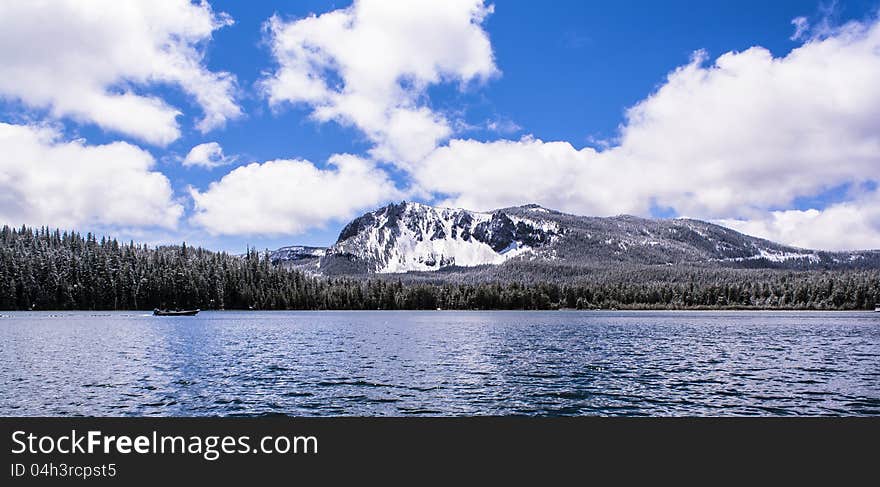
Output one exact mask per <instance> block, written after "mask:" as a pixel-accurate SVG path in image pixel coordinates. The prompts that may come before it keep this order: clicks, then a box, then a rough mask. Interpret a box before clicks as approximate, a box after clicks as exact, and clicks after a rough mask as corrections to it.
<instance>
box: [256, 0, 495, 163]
mask: <svg viewBox="0 0 880 487" xmlns="http://www.w3.org/2000/svg"><path fill="white" fill-rule="evenodd" d="M491 12H492V6H486V5H484V3H483V0H446V1H442V2H437V1H433V0H400V1H388V0H356V1H355V3H354V5H352V6H351V7H349V8H346V9H341V10H335V11H332V12H328V13H325V14H322V15H320V16H314V15H312V16H309V17H306V18H303V19H298V20H292V21H284V20H282V19H281V18H279V17H278V16H275V17H272V19H270V20H269V22H268V23H267V24H266V29H267V32H268V35H269V41H270V44H271V47H272V53H273V55H274V57H275V59H276V61H277V62H278V64H279V66H278V69H277V70H276V71H275V72H274V73H271V74H270V75H269V76H268V77H266V78H265V79H264V80H263V81H262V87H263V89H264V91H265V94H266V96H267V97H268V99H269V102H270V104H271V105H275V106H277V105H280V104H282V103H285V102H289V103H294V104H297V103H302V104H306V105H308V106H310V107H312V108H313V110H314V111H313V117H314V118H316V119H317V120H320V121H330V120H335V121H337V122H339V123H342V124H348V125H353V126H355V127H357V128H358V129H360V130H361V131H363V132H364V133H365V134H366V135H367V137H369V139H370V140H371V141H373V142H374V143H375V144H376V147H375V148H374V150H373V151H372V153H371V154H372V155H373V157H376V158H379V159H382V160H387V161H390V162H394V163H397V164H400V165H402V166H407V164H409V163H412V162H414V161H417V160H419V159H421V158H423V157H424V156H425V155H427V154H428V153H429V152H430V151H431V150H432V149H433V148H434V147H435V146H436V145H437V144H438V143H439V142H440V141H442V140H444V139H446V138H447V137H449V136H450V135H451V133H452V129H451V124H450V122H449V120H447V118H446V117H445V116H444V115H442V114H439V113H436V112H434V111H432V110H431V109H430V108H429V107H428V106H427V105H426V103H425V100H424V98H425V90H426V88H427V87H428V86H430V85H433V84H437V83H442V82H458V83H461V84H465V83H467V82H470V81H472V80H484V79H487V78H489V77H491V76H493V75H495V74H496V73H497V69H496V67H495V63H494V59H493V55H492V46H491V44H490V42H489V38H488V35H487V34H486V32H485V31H483V29H482V28H481V24H482V22H483V20H484V19H485V17H486V16H487V15H488V14H489V13H491Z"/></svg>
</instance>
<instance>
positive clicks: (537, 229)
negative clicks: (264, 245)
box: [272, 202, 880, 275]
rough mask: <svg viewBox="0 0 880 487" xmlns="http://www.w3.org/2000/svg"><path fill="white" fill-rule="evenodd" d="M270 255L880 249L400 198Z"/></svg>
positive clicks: (436, 265)
mask: <svg viewBox="0 0 880 487" xmlns="http://www.w3.org/2000/svg"><path fill="white" fill-rule="evenodd" d="M272 258H273V261H276V262H282V263H285V264H288V265H291V266H294V267H297V268H300V269H303V270H305V271H309V272H316V273H321V274H325V275H339V274H349V275H350V274H372V273H403V272H410V271H437V270H441V269H449V268H473V267H477V266H484V265H493V266H498V265H504V266H507V265H508V264H512V263H514V262H515V263H516V268H517V272H525V273H526V274H523V275H532V274H535V275H542V274H541V273H546V272H548V269H549V268H548V267H546V265H545V264H550V265H551V267H552V266H565V267H566V268H567V269H569V270H567V271H565V272H568V273H569V275H576V274H577V273H578V272H581V271H573V270H572V269H587V268H589V267H591V266H592V267H594V266H609V265H623V264H626V265H631V264H635V265H698V266H716V267H717V266H725V267H730V266H733V267H764V268H788V269H829V268H840V267H847V268H878V267H880V251H858V252H824V251H816V250H808V249H800V248H795V247H790V246H785V245H780V244H777V243H774V242H770V241H768V240H764V239H759V238H755V237H750V236H748V235H744V234H741V233H739V232H736V231H734V230H731V229H729V228H725V227H722V226H719V225H715V224H712V223H707V222H703V221H699V220H692V219H687V218H675V219H650V218H639V217H635V216H630V215H620V216H615V217H585V216H577V215H570V214H566V213H562V212H559V211H555V210H550V209H547V208H543V207H541V206H538V205H534V204H531V205H525V206H516V207H511V208H502V209H499V210H495V211H492V212H477V211H469V210H464V209H454V208H438V207H433V206H428V205H423V204H419V203H407V202H402V203H397V204H391V205H388V206H386V207H384V208H380V209H378V210H375V211H372V212H369V213H366V214H364V215H362V216H360V217H358V218H356V219H354V220H353V221H351V222H350V223H349V224H348V225H346V226H345V228H343V230H342V232H341V233H340V234H339V238H338V240H337V241H336V243H335V244H333V245H332V246H330V247H328V248H326V249H324V248H319V247H300V246H294V247H284V248H282V249H278V250H277V251H275V252H274V253H273V254H272ZM529 266H531V267H529ZM530 269H531V270H530ZM479 272H482V271H479ZM571 272H574V273H575V274H571ZM584 272H586V271H584Z"/></svg>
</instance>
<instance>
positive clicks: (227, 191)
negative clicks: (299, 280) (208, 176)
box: [190, 154, 400, 235]
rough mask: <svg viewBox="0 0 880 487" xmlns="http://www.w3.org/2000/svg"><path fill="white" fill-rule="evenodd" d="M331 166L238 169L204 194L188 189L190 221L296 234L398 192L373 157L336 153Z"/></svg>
mask: <svg viewBox="0 0 880 487" xmlns="http://www.w3.org/2000/svg"><path fill="white" fill-rule="evenodd" d="M328 166H330V167H328V168H327V169H320V168H318V167H316V166H315V165H314V164H312V163H311V162H309V161H305V160H275V161H269V162H264V163H262V164H260V163H256V162H255V163H252V164H248V165H246V166H241V167H238V168H236V169H234V170H233V171H231V172H230V173H228V174H227V175H226V176H224V177H223V178H222V179H220V180H219V181H216V182H213V183H211V184H210V185H209V186H208V189H207V190H205V191H203V192H202V191H199V190H198V189H196V188H190V195H191V196H192V199H193V201H194V202H195V209H194V214H193V216H192V218H191V220H192V222H193V223H194V224H196V225H198V226H200V227H203V228H205V229H206V230H207V231H208V232H209V233H211V234H214V235H220V234H223V235H236V234H262V235H277V234H297V233H302V232H305V231H306V230H309V229H311V228H315V227H321V226H323V225H324V224H325V223H326V222H328V221H331V220H346V219H350V218H352V217H353V216H355V214H356V213H357V212H358V211H359V210H363V209H367V208H370V209H372V208H373V207H375V206H377V205H378V204H380V203H382V202H385V201H388V200H390V199H396V198H398V197H399V196H400V194H399V193H398V191H397V190H396V189H395V187H394V184H393V183H392V182H391V181H390V180H389V179H388V175H387V174H386V173H385V172H384V171H382V170H380V169H379V168H377V167H376V166H375V165H374V164H373V163H372V162H370V161H367V160H365V159H362V158H360V157H356V156H353V155H348V154H336V155H334V156H332V157H331V158H330V160H329V161H328Z"/></svg>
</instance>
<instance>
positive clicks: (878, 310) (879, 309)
mask: <svg viewBox="0 0 880 487" xmlns="http://www.w3.org/2000/svg"><path fill="white" fill-rule="evenodd" d="M874 312H875V313H880V304H875V305H874Z"/></svg>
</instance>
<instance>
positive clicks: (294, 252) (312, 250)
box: [269, 245, 327, 263]
mask: <svg viewBox="0 0 880 487" xmlns="http://www.w3.org/2000/svg"><path fill="white" fill-rule="evenodd" d="M325 253H327V249H326V248H324V247H306V246H303V245H291V246H289V247H281V248H280V249H278V250H275V251H274V252H271V253H270V254H269V260H271V261H272V262H274V263H277V262H295V261H301V260H312V259H319V258H321V257H323V256H324V254H325Z"/></svg>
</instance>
